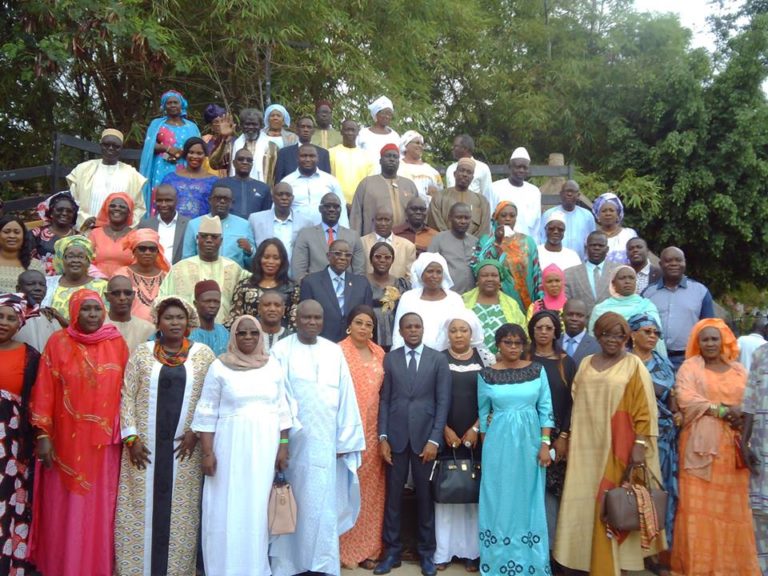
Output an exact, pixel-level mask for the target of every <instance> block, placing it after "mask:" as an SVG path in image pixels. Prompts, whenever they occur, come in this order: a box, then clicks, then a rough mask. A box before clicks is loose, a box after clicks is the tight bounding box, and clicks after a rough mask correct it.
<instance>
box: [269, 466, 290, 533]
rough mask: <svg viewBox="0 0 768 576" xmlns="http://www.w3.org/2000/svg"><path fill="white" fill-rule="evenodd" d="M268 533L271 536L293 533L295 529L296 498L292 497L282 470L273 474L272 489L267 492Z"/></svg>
mask: <svg viewBox="0 0 768 576" xmlns="http://www.w3.org/2000/svg"><path fill="white" fill-rule="evenodd" d="M267 519H268V521H269V533H270V535H272V536H279V535H280V534H293V533H294V532H295V531H296V499H295V498H294V497H293V492H292V491H291V485H290V484H288V482H287V481H286V479H285V475H284V474H283V473H282V472H278V473H277V474H275V480H274V482H273V483H272V490H271V491H270V493H269V506H268V508H267Z"/></svg>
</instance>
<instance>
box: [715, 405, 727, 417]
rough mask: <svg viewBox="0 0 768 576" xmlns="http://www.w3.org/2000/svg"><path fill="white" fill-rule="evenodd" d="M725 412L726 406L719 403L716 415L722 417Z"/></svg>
mask: <svg viewBox="0 0 768 576" xmlns="http://www.w3.org/2000/svg"><path fill="white" fill-rule="evenodd" d="M726 414H728V407H727V406H724V405H723V404H720V408H718V410H717V417H718V418H723V417H724V416H725V415H726Z"/></svg>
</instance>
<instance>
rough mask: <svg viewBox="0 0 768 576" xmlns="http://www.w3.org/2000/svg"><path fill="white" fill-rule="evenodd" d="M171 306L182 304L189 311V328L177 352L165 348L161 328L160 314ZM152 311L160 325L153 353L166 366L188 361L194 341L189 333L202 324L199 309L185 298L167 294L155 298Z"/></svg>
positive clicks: (155, 321)
mask: <svg viewBox="0 0 768 576" xmlns="http://www.w3.org/2000/svg"><path fill="white" fill-rule="evenodd" d="M169 306H181V307H182V308H183V309H184V311H185V312H186V313H187V329H186V331H185V332H184V338H183V340H182V342H181V348H180V349H179V350H177V351H175V352H169V351H168V350H166V349H165V347H164V346H163V338H162V334H161V332H160V330H159V324H160V314H161V312H162V311H163V310H165V309H166V308H167V307H169ZM150 313H151V315H152V322H153V323H154V324H155V326H156V327H158V331H157V336H156V337H155V345H154V348H153V349H152V354H153V355H154V357H155V359H156V360H157V361H158V362H160V363H161V364H163V365H165V366H171V367H173V366H181V365H182V364H184V362H186V361H187V358H188V357H189V351H190V350H191V348H192V341H191V340H190V339H189V333H190V331H191V330H192V329H193V328H197V327H198V326H200V318H199V317H198V315H197V311H196V310H195V309H194V308H193V307H192V306H190V305H189V303H187V301H186V300H184V299H183V298H179V297H178V296H166V297H165V298H162V299H158V300H155V303H154V304H152V309H151V311H150Z"/></svg>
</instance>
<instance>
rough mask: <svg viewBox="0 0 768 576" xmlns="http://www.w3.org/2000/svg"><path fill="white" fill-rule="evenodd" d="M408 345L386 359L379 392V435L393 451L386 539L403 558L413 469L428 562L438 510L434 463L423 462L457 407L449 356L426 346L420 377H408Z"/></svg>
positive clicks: (420, 532)
mask: <svg viewBox="0 0 768 576" xmlns="http://www.w3.org/2000/svg"><path fill="white" fill-rule="evenodd" d="M408 350H410V349H409V348H406V347H405V346H404V347H402V348H397V349H395V350H393V351H392V352H390V353H389V354H387V355H386V356H385V357H384V382H383V383H382V385H381V392H380V394H379V426H378V428H379V435H386V436H387V440H388V442H389V445H390V447H391V448H392V465H391V466H388V467H387V500H386V505H385V509H384V530H383V534H382V536H383V540H384V544H385V545H386V547H387V554H390V555H394V556H397V557H398V558H399V556H400V553H401V551H402V543H401V541H400V517H401V514H400V512H401V500H402V494H403V486H404V484H405V481H406V479H407V477H408V467H409V465H410V468H411V472H412V474H413V480H414V488H415V490H416V504H417V507H418V508H417V509H418V519H419V525H418V533H417V534H418V543H417V547H418V551H419V555H420V556H421V558H422V559H424V558H425V557H428V558H430V559H431V558H432V555H433V554H434V552H435V509H434V504H433V502H432V495H431V493H430V488H429V474H430V471H431V470H432V463H431V462H427V463H423V462H422V461H421V458H419V456H418V455H419V453H420V452H421V451H422V449H423V448H424V446H425V445H426V443H427V442H428V441H432V442H434V443H436V444H438V445H440V444H442V442H443V429H444V428H445V423H446V421H447V420H448V411H449V410H450V405H451V387H452V380H451V370H450V368H449V367H448V360H447V358H446V356H445V355H444V354H441V353H440V352H438V351H437V350H433V349H432V348H428V347H427V346H425V347H424V348H423V350H422V353H421V360H420V361H419V364H418V369H417V371H416V376H415V378H411V377H410V376H409V373H408V361H407V360H408V356H407V355H406V351H408Z"/></svg>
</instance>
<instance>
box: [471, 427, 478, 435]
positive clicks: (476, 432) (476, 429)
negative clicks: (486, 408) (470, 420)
mask: <svg viewBox="0 0 768 576" xmlns="http://www.w3.org/2000/svg"><path fill="white" fill-rule="evenodd" d="M472 432H474V433H475V434H478V433H479V432H480V428H478V427H477V426H472Z"/></svg>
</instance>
